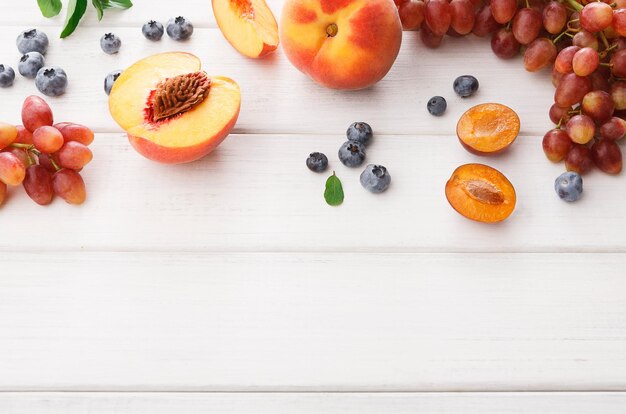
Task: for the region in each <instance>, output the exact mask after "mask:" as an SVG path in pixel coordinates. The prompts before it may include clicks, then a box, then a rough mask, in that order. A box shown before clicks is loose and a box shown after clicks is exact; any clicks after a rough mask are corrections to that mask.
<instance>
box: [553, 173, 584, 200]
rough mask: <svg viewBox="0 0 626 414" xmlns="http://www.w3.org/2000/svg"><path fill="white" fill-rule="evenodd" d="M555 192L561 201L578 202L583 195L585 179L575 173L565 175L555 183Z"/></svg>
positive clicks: (560, 176)
mask: <svg viewBox="0 0 626 414" xmlns="http://www.w3.org/2000/svg"><path fill="white" fill-rule="evenodd" d="M554 190H555V191H556V193H557V194H558V195H559V198H560V199H561V200H565V201H576V200H578V199H579V198H580V197H581V196H582V195H583V178H582V177H581V176H580V174H578V173H576V172H573V171H568V172H566V173H563V174H561V175H559V177H558V178H557V179H556V181H555V182H554Z"/></svg>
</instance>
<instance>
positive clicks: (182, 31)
mask: <svg viewBox="0 0 626 414" xmlns="http://www.w3.org/2000/svg"><path fill="white" fill-rule="evenodd" d="M166 32H167V35H168V36H169V37H170V38H172V40H176V41H184V40H187V39H189V38H190V37H191V35H192V34H193V24H191V22H190V21H189V20H187V19H185V18H184V17H183V16H178V17H174V18H172V19H170V20H169V21H168V22H167V25H166V26H165V28H164V27H163V24H161V23H159V22H157V21H156V20H150V21H149V22H148V23H146V24H144V25H143V27H142V28H141V33H143V35H144V37H145V38H146V39H148V40H152V41H153V42H158V41H159V40H161V38H162V37H163V34H164V33H166ZM100 47H101V48H102V50H103V51H104V53H107V54H109V55H113V54H115V53H117V52H119V51H120V48H121V47H122V40H121V39H120V38H119V37H118V36H116V35H115V34H113V33H107V34H105V35H104V36H102V38H101V39H100ZM121 74H122V71H121V70H119V69H118V70H114V71H113V72H111V73H109V74H108V75H107V76H106V77H105V78H104V92H105V93H106V94H107V95H109V94H110V93H111V89H112V88H113V84H114V83H115V81H116V80H117V78H119V77H120V75H121Z"/></svg>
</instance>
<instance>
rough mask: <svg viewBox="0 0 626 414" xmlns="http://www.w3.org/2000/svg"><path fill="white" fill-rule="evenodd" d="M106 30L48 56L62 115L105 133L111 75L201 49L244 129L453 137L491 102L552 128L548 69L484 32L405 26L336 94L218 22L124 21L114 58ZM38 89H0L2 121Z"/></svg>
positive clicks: (4, 55) (3, 31)
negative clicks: (357, 128) (260, 53)
mask: <svg viewBox="0 0 626 414" xmlns="http://www.w3.org/2000/svg"><path fill="white" fill-rule="evenodd" d="M16 32H19V28H17V27H11V26H9V27H2V28H0V39H2V38H6V39H13V38H14V37H15V36H16ZM103 33H104V29H101V28H86V29H83V30H82V31H81V33H80V35H77V36H72V37H70V38H68V39H66V40H63V41H61V40H58V39H53V40H52V46H51V49H50V52H49V56H48V63H49V64H53V65H58V66H61V67H63V68H65V70H66V71H67V73H68V77H69V79H70V81H69V82H70V86H69V89H68V93H67V94H66V95H64V96H63V97H61V98H57V99H51V104H52V106H53V108H54V110H55V111H56V113H57V115H58V118H59V119H71V120H74V121H75V122H83V123H85V124H87V125H90V126H91V127H93V128H95V129H96V130H98V131H100V132H113V131H119V128H118V127H117V125H116V124H115V123H114V122H113V120H112V119H111V117H110V116H109V115H108V104H107V102H108V100H107V96H106V95H105V94H104V92H103V86H102V85H103V80H104V77H105V76H106V74H107V73H109V72H110V71H112V70H115V69H121V68H122V69H123V68H125V67H127V66H128V65H130V64H132V63H133V62H134V61H136V60H138V59H139V58H142V57H145V56H147V55H150V54H153V53H158V52H164V51H171V50H183V51H189V52H192V53H195V54H197V55H198V56H199V57H201V59H202V61H203V62H204V64H205V67H204V68H205V69H206V70H207V71H208V73H209V74H213V75H225V76H229V77H231V78H233V79H235V80H236V81H238V82H239V84H240V85H241V87H242V96H243V102H242V111H241V116H240V118H239V122H238V124H237V126H236V131H237V132H240V133H306V134H310V133H324V134H333V135H336V136H337V137H338V139H340V137H341V136H343V135H344V134H345V130H346V129H347V127H348V125H350V124H351V123H352V122H354V121H357V120H362V121H366V122H369V123H370V124H371V125H372V126H373V128H374V129H375V131H376V132H377V133H389V134H403V135H418V134H429V135H454V134H455V127H456V122H457V120H458V118H459V116H460V114H462V113H463V112H464V111H465V110H467V109H468V108H469V107H471V106H473V105H475V104H478V103H481V102H490V101H492V102H502V103H504V104H508V105H509V106H511V107H512V108H514V109H515V110H517V111H518V113H519V115H520V117H521V120H522V135H536V136H543V134H544V133H545V132H546V131H547V130H548V129H549V128H551V127H552V125H551V123H550V120H549V118H548V109H549V108H550V105H551V104H552V102H553V94H554V88H553V87H552V85H551V83H550V80H549V76H548V73H539V74H537V73H528V72H526V71H525V70H524V68H523V66H522V63H521V59H515V60H513V61H508V62H504V61H501V60H499V59H498V58H496V57H495V56H494V55H493V53H492V52H491V49H490V47H489V42H488V41H486V40H485V39H477V38H470V39H447V40H446V44H445V46H443V47H442V49H441V50H435V51H433V50H429V49H427V48H425V47H423V46H422V45H421V44H420V43H419V42H420V41H419V39H417V34H416V33H406V34H405V42H404V44H403V47H402V50H401V53H400V56H399V58H398V60H397V61H396V64H395V66H394V68H393V69H392V71H391V72H390V73H389V75H387V77H386V78H385V79H384V80H383V81H381V82H380V83H378V84H377V85H376V86H375V87H374V88H372V89H369V90H366V91H359V92H339V91H333V90H329V89H325V88H322V87H320V86H318V85H316V84H314V83H313V82H312V81H310V80H309V79H308V78H307V77H306V76H305V75H303V74H301V73H300V72H298V71H297V70H296V69H295V68H294V67H293V66H291V64H290V63H289V62H288V61H287V59H286V57H285V56H284V55H283V53H282V51H279V52H277V54H276V55H275V56H273V57H271V58H268V59H264V60H259V61H255V60H251V59H247V58H244V57H242V56H240V55H239V54H238V53H237V52H236V51H235V50H234V49H233V48H232V47H231V46H230V45H229V44H228V43H227V42H226V40H225V39H224V38H223V36H222V35H221V33H220V32H219V30H217V29H199V30H197V32H196V33H195V34H194V37H193V39H192V40H191V41H189V42H187V43H180V42H174V41H172V40H170V39H164V40H163V41H161V42H158V43H155V42H150V41H148V40H146V39H144V38H143V36H142V35H141V33H140V31H139V30H138V29H131V28H119V29H116V33H118V35H119V36H120V37H121V38H122V39H123V42H124V43H123V46H122V50H121V52H120V53H119V54H118V55H114V56H110V55H106V54H104V53H103V52H102V51H101V50H100V47H99V39H100V36H102V34H103ZM11 46H12V44H11ZM18 59H19V55H18V52H17V50H16V49H14V48H12V47H3V48H0V62H4V63H12V64H14V65H17V60H18ZM467 62H480V64H476V65H468V63H467ZM466 73H471V74H474V75H475V76H476V77H477V78H478V79H479V80H480V82H481V88H480V91H479V93H478V94H477V95H476V96H475V97H472V98H470V99H464V100H463V99H461V98H458V97H456V96H455V95H454V92H453V90H452V83H453V81H454V79H455V78H456V77H457V76H458V75H463V74H466ZM36 92H37V91H36V89H35V87H34V83H33V82H32V81H30V80H27V79H24V78H21V77H20V76H19V75H18V79H17V81H16V83H15V86H14V87H13V88H9V89H3V90H0V96H2V97H3V99H4V100H6V101H7V102H12V103H14V105H13V106H10V105H3V107H2V108H0V119H2V120H4V121H6V122H20V118H19V115H20V108H21V102H22V100H23V99H24V97H25V96H27V95H31V94H34V93H36ZM434 95H443V96H444V97H446V99H448V111H447V113H446V115H445V116H443V117H440V118H439V117H433V116H431V115H430V114H428V112H427V110H426V102H427V101H428V99H430V97H432V96H434ZM86 108H88V109H86ZM538 152H540V151H538Z"/></svg>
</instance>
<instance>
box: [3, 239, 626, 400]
mask: <svg viewBox="0 0 626 414" xmlns="http://www.w3.org/2000/svg"><path fill="white" fill-rule="evenodd" d="M38 234H41V231H39V232H38V233H34V234H33V237H36V236H37V235H38ZM35 257H36V259H35ZM0 261H1V262H2V264H3V265H2V277H1V278H0V372H1V373H2V375H0V390H1V391H182V390H184V391H305V390H306V391H539V390H542V391H553V390H558V391H581V390H594V391H624V390H626V358H625V355H626V353H625V351H626V336H625V335H624V332H625V329H626V316H625V315H626V285H625V283H624V272H623V269H624V265H625V264H626V256H625V255H623V254H619V255H617V254H604V255H590V254H587V255H584V254H582V255H581V254H570V255H544V254H523V255H516V254H499V255H486V254H481V255H473V254H470V255H466V254H460V255H454V254H439V255H410V254H332V253H327V254H269V253H268V254H212V255H210V254H199V255H196V254H165V253H164V254H116V253H103V254H86V253H82V254H81V253H78V254H64V255H60V256H59V255H57V254H54V253H51V254H40V255H37V256H34V255H31V254H28V253H24V254H19V253H16V254H2V255H1V256H0ZM590 269H593V271H590ZM0 411H1V410H0ZM296 412H297V411H296Z"/></svg>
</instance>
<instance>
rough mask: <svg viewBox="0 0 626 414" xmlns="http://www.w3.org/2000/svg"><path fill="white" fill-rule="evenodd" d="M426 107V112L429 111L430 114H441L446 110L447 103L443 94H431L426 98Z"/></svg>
mask: <svg viewBox="0 0 626 414" xmlns="http://www.w3.org/2000/svg"><path fill="white" fill-rule="evenodd" d="M426 108H428V112H430V114H431V115H435V116H441V115H443V113H444V112H446V108H448V103H447V102H446V100H445V98H444V97H443V96H433V97H432V98H430V99H429V100H428V103H427V104H426Z"/></svg>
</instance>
